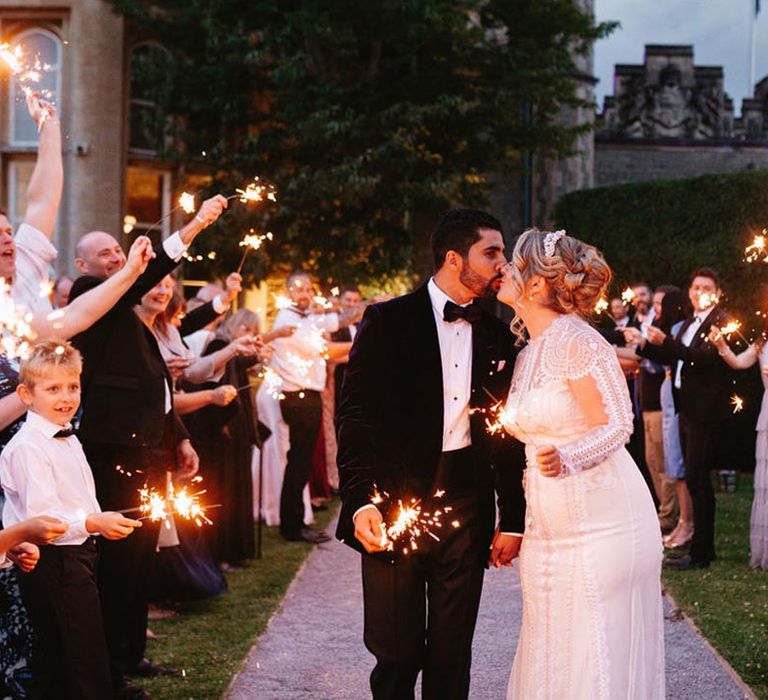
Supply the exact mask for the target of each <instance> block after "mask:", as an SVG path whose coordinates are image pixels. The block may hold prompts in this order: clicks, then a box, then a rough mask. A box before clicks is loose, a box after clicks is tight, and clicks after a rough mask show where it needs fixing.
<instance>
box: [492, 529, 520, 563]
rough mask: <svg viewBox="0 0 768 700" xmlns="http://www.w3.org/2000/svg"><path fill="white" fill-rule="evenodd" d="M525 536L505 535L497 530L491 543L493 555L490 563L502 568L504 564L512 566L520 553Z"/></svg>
mask: <svg viewBox="0 0 768 700" xmlns="http://www.w3.org/2000/svg"><path fill="white" fill-rule="evenodd" d="M522 541H523V538H522V537H518V536H517V535H505V534H504V533H503V532H499V531H498V529H497V530H496V534H495V535H494V536H493V542H492V543H491V555H490V556H489V557H488V564H489V565H490V566H495V567H496V568H497V569H500V568H501V567H502V566H512V560H513V559H514V558H515V557H517V555H518V554H519V553H520V544H521V543H522Z"/></svg>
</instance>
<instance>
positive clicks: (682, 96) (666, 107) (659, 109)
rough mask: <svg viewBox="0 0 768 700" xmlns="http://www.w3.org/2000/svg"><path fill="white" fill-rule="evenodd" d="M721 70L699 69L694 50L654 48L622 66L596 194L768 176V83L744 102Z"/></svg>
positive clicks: (598, 161) (600, 152) (600, 148)
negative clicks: (638, 185)
mask: <svg viewBox="0 0 768 700" xmlns="http://www.w3.org/2000/svg"><path fill="white" fill-rule="evenodd" d="M723 78H724V76H723V69H722V67H720V66H697V65H695V62H694V51H693V46H663V45H647V46H646V47H645V60H644V62H643V63H642V64H640V65H623V64H619V65H617V66H616V68H615V74H614V94H613V95H611V96H608V97H606V98H605V102H604V106H603V112H602V114H601V115H600V116H599V117H598V120H597V124H596V130H595V170H594V184H595V185H596V186H602V185H615V184H620V183H624V182H643V181H647V180H663V179H674V178H683V177H693V176H696V175H705V174H708V173H721V172H738V171H742V170H749V169H765V168H768V78H766V79H764V80H762V81H761V82H760V83H758V85H757V86H756V88H755V94H754V96H753V97H752V98H749V99H745V100H743V102H742V114H741V117H738V118H737V117H734V106H733V100H732V99H731V98H730V97H729V96H728V95H727V94H726V93H725V91H724V89H723Z"/></svg>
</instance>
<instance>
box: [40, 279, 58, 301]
mask: <svg viewBox="0 0 768 700" xmlns="http://www.w3.org/2000/svg"><path fill="white" fill-rule="evenodd" d="M54 284H56V283H55V282H54V281H53V280H42V281H41V282H40V298H41V299H45V298H46V297H49V296H51V294H52V293H53V285H54Z"/></svg>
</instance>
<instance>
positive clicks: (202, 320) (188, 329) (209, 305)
mask: <svg viewBox="0 0 768 700" xmlns="http://www.w3.org/2000/svg"><path fill="white" fill-rule="evenodd" d="M225 313H226V312H225ZM219 316H221V314H220V313H219V312H218V311H216V309H214V308H213V301H209V302H206V303H205V304H203V305H202V306H198V307H197V308H196V309H192V311H190V312H189V313H188V314H185V315H184V318H182V319H181V327H180V328H179V335H180V336H181V337H182V338H183V337H185V336H187V335H190V334H191V333H194V332H195V331H199V330H200V329H201V328H205V327H206V326H207V325H208V324H209V323H210V322H211V321H215V320H216V319H217V318H218V317H219Z"/></svg>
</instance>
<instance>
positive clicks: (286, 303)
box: [272, 294, 295, 311]
mask: <svg viewBox="0 0 768 700" xmlns="http://www.w3.org/2000/svg"><path fill="white" fill-rule="evenodd" d="M272 298H273V299H274V300H275V308H276V309H277V310H278V311H280V310H281V309H290V308H292V307H294V306H295V304H294V303H293V301H291V299H290V297H287V296H285V294H273V295H272Z"/></svg>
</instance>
